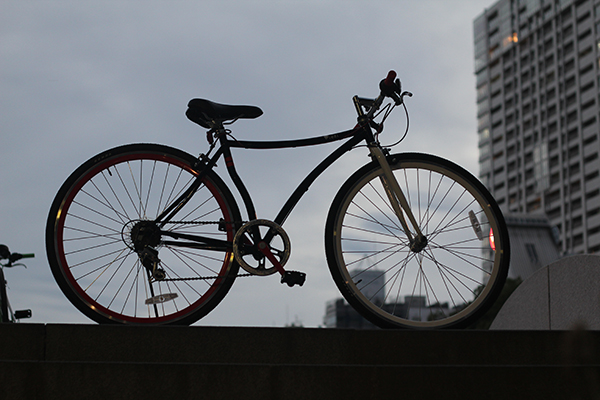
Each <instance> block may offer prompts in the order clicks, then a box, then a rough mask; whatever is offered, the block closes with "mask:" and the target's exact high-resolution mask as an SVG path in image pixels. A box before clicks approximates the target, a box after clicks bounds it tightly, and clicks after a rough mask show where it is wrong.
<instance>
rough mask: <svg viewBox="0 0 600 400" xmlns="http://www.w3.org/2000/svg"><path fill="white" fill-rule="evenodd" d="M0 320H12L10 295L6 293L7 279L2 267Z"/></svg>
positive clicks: (0, 275) (0, 272)
mask: <svg viewBox="0 0 600 400" xmlns="http://www.w3.org/2000/svg"><path fill="white" fill-rule="evenodd" d="M0 313H1V315H0V322H11V319H10V313H9V309H8V296H7V294H6V279H5V278H4V271H3V270H2V268H0Z"/></svg>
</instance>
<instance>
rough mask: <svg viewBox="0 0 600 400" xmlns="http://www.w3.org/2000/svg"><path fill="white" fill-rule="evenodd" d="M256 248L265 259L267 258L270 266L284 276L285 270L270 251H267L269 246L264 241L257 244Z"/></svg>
mask: <svg viewBox="0 0 600 400" xmlns="http://www.w3.org/2000/svg"><path fill="white" fill-rule="evenodd" d="M257 247H258V250H260V252H261V253H263V254H264V256H265V257H267V260H269V261H270V262H271V264H273V266H274V267H275V269H276V270H277V272H279V273H280V274H281V275H282V276H283V275H285V269H283V265H281V263H280V262H279V260H278V259H277V258H275V255H273V253H272V252H271V249H269V245H268V244H267V243H266V242H265V241H261V242H259V243H258V246H257Z"/></svg>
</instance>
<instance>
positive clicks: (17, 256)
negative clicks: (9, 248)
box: [8, 253, 35, 263]
mask: <svg viewBox="0 0 600 400" xmlns="http://www.w3.org/2000/svg"><path fill="white" fill-rule="evenodd" d="M34 257H35V254H34V253H25V254H21V253H12V254H11V255H10V257H9V258H8V260H9V262H11V263H14V262H15V261H19V260H21V259H23V258H34Z"/></svg>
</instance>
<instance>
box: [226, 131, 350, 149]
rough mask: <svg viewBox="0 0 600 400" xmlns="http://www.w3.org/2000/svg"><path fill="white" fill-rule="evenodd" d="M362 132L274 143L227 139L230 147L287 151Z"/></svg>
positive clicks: (340, 133)
mask: <svg viewBox="0 0 600 400" xmlns="http://www.w3.org/2000/svg"><path fill="white" fill-rule="evenodd" d="M360 130H361V128H360V127H356V128H353V129H350V130H347V131H343V132H338V133H333V134H330V135H324V136H317V137H313V138H308V139H293V140H273V141H255V140H237V139H236V140H231V139H227V144H228V146H229V147H236V148H243V149H286V148H292V147H306V146H316V145H319V144H325V143H331V142H335V141H338V140H342V139H346V138H349V137H352V136H354V135H355V134H356V133H358V132H359V131H360Z"/></svg>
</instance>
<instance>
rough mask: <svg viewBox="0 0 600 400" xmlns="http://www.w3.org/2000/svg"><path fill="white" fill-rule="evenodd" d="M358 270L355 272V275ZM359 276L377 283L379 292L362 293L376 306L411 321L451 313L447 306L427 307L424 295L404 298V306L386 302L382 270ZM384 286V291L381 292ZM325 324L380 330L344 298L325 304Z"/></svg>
mask: <svg viewBox="0 0 600 400" xmlns="http://www.w3.org/2000/svg"><path fill="white" fill-rule="evenodd" d="M356 272H358V271H353V273H352V274H353V275H354V274H355V273H356ZM360 275H361V277H362V278H363V279H364V280H369V281H376V282H377V284H376V285H371V286H372V287H376V288H378V290H377V292H373V293H369V292H368V291H366V290H365V291H364V292H363V294H364V295H365V296H367V297H369V298H371V299H373V302H374V303H375V304H378V305H380V306H381V308H382V309H384V310H386V311H388V312H389V313H392V314H394V315H397V316H400V317H402V318H406V319H410V320H412V321H427V319H428V318H429V317H430V316H431V315H432V314H434V313H439V312H440V311H443V312H444V313H446V314H447V313H448V312H449V307H448V304H447V303H444V304H441V305H437V304H435V305H431V306H429V307H427V306H426V304H425V302H426V298H425V296H405V297H404V299H402V300H403V303H384V300H385V299H384V296H383V294H384V293H385V273H384V272H383V271H379V270H369V271H360ZM382 287H383V289H382ZM323 324H324V325H325V327H326V328H353V329H375V328H377V327H376V326H375V325H373V324H372V323H371V322H369V321H367V320H366V319H364V318H363V317H362V316H361V315H360V314H359V313H358V312H357V311H355V310H354V308H352V306H351V305H349V304H348V303H347V302H346V300H344V299H342V298H338V299H334V300H331V301H329V302H327V304H326V305H325V317H324V319H323Z"/></svg>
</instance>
